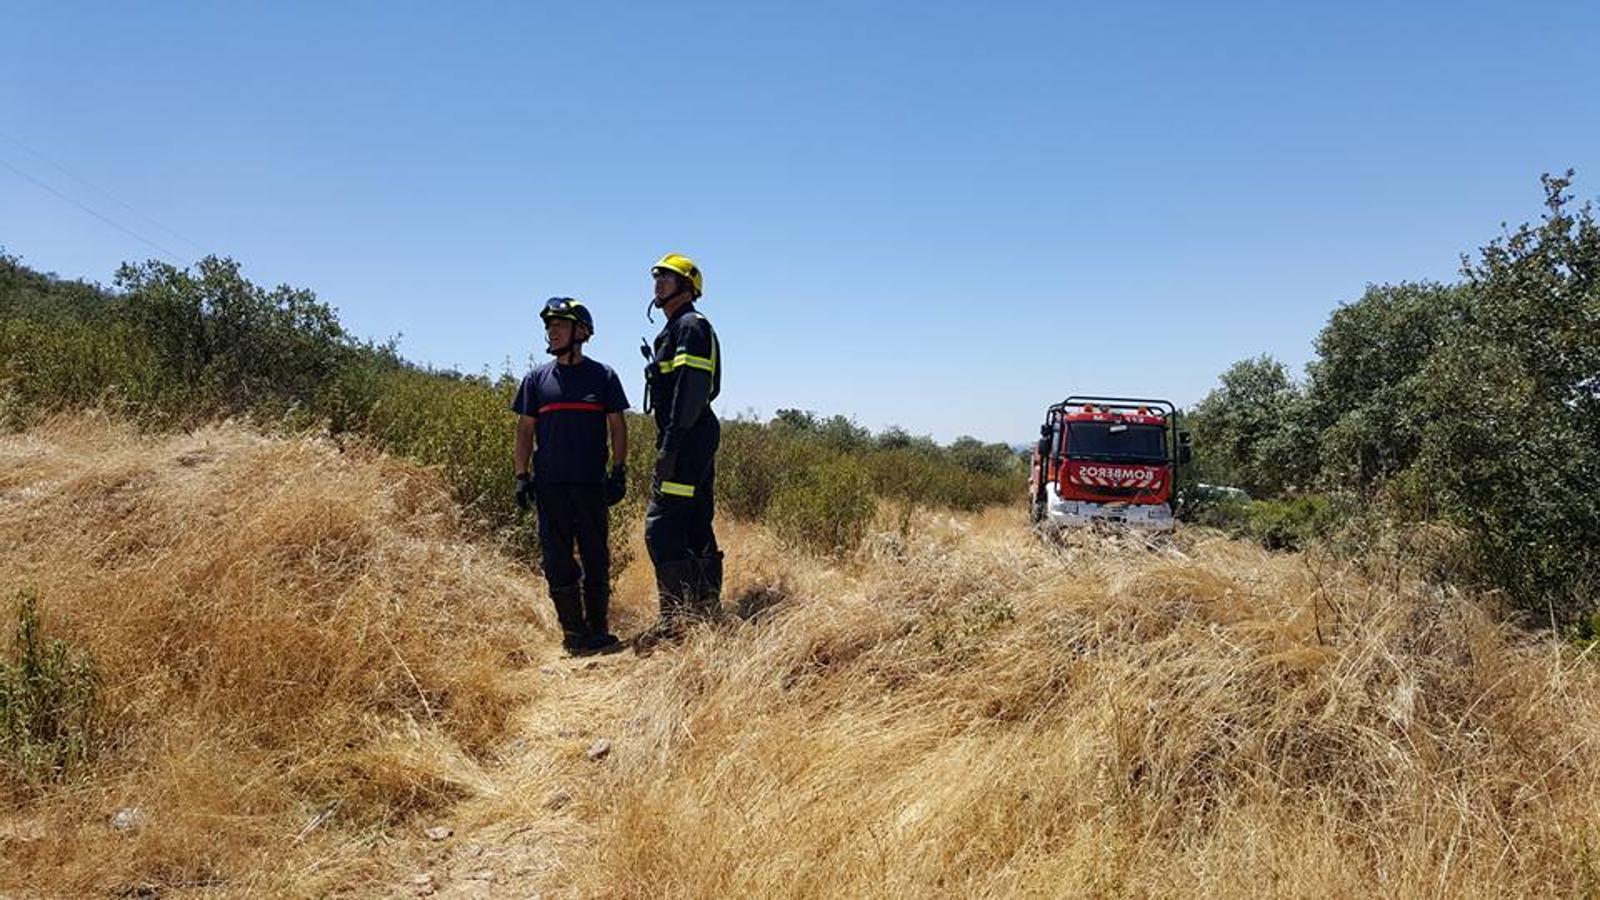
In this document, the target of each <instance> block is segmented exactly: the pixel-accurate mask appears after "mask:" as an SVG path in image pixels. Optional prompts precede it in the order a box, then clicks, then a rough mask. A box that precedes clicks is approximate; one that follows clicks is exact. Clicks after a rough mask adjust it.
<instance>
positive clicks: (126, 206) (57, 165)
mask: <svg viewBox="0 0 1600 900" xmlns="http://www.w3.org/2000/svg"><path fill="white" fill-rule="evenodd" d="M0 138H5V139H6V140H8V141H10V142H11V143H13V144H15V145H17V146H18V147H20V148H22V150H23V151H24V152H26V153H27V154H28V155H30V156H32V157H34V158H36V159H38V160H40V161H41V162H43V163H44V164H45V165H47V166H49V167H50V168H52V169H55V170H56V171H57V172H60V173H61V174H63V175H65V176H67V177H68V178H71V179H72V180H73V181H76V182H78V183H79V184H81V185H83V186H84V187H86V188H88V189H89V190H91V191H94V192H95V193H97V194H99V195H100V196H102V197H104V198H106V199H107V200H110V201H111V202H112V203H115V204H117V205H118V206H120V207H122V208H123V209H125V210H127V211H128V212H131V213H133V214H134V215H136V216H138V217H139V218H141V219H143V220H145V221H146V222H148V223H149V224H151V225H154V226H155V227H157V228H159V229H161V230H162V231H164V232H166V233H167V234H169V235H171V236H173V237H175V238H177V239H178V240H180V241H183V242H184V243H185V244H188V245H189V246H191V247H193V248H194V249H196V250H198V251H200V252H201V253H202V254H209V253H211V249H210V248H209V247H206V246H205V245H204V244H201V243H200V242H199V241H195V240H191V239H190V238H189V237H187V236H185V235H184V234H182V233H181V232H179V231H177V230H176V229H174V228H171V227H169V226H167V225H166V224H164V223H162V222H161V221H160V220H158V219H156V218H155V217H154V216H151V215H148V214H146V213H144V212H141V211H140V210H139V209H138V208H137V207H135V206H134V205H133V204H131V203H129V202H127V201H126V200H123V199H122V198H121V197H118V196H117V195H116V194H113V193H111V192H110V191H108V190H106V189H105V188H103V187H100V186H99V185H97V184H95V183H94V182H92V181H90V180H89V179H87V178H84V177H83V176H82V175H79V174H77V173H76V172H73V171H72V170H71V169H68V168H67V167H66V166H63V165H62V164H60V163H58V162H56V161H55V160H53V159H51V158H50V157H48V156H46V155H44V154H43V153H40V152H39V151H38V150H35V149H34V148H32V147H30V146H28V145H27V144H25V143H23V142H22V141H21V140H19V139H18V138H17V136H16V135H13V134H7V133H6V132H4V131H0Z"/></svg>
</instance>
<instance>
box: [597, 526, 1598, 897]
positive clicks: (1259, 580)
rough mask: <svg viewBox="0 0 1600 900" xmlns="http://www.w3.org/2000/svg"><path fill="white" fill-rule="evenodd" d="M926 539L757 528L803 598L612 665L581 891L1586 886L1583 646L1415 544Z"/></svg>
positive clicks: (1007, 530)
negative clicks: (795, 550)
mask: <svg viewBox="0 0 1600 900" xmlns="http://www.w3.org/2000/svg"><path fill="white" fill-rule="evenodd" d="M920 533H922V534H926V535H928V536H927V537H926V538H924V539H920V540H915V541H910V542H907V541H905V540H903V539H896V538H889V537H879V538H876V539H875V543H874V544H873V549H872V551H871V553H870V554H869V558H867V559H865V560H864V561H862V562H861V563H860V564H859V567H858V568H857V569H854V570H851V569H839V568H836V567H828V566H824V565H823V564H821V563H815V562H806V561H802V560H798V559H796V558H794V557H793V556H792V555H790V554H787V553H785V552H783V551H781V550H780V549H778V548H779V545H778V544H776V543H773V542H771V541H770V539H766V538H762V537H761V536H760V535H759V534H755V535H753V536H751V537H749V538H748V539H746V540H743V541H741V542H740V544H739V545H738V546H737V548H736V550H737V556H736V557H735V554H732V553H731V554H730V558H736V562H735V565H736V568H735V569H734V571H733V576H732V578H733V581H734V585H735V587H736V589H737V590H738V591H739V592H742V593H744V594H745V595H746V596H747V597H753V596H755V595H756V594H757V593H758V592H759V591H758V589H759V590H760V591H765V594H764V595H763V596H765V597H766V600H765V601H764V603H767V602H770V600H771V595H772V593H773V591H774V589H773V588H772V586H773V585H780V584H781V585H782V588H781V591H780V593H781V594H782V595H783V597H784V598H785V599H782V600H781V601H780V602H778V603H777V605H776V606H772V607H771V608H769V609H767V610H766V611H765V612H764V613H762V614H761V615H759V616H756V617H754V618H753V619H752V620H750V621H746V622H743V623H741V624H738V625H736V626H733V627H730V628H726V629H723V630H720V631H714V630H706V631H702V632H701V633H699V635H698V636H697V637H696V638H695V639H694V640H692V641H691V642H690V643H689V644H687V645H686V646H685V647H684V648H682V650H681V651H680V652H678V653H676V654H669V655H662V656H658V657H653V658H651V659H650V660H648V661H646V663H645V664H643V665H642V666H641V667H640V668H639V669H638V670H637V671H635V672H634V673H632V675H631V676H630V677H631V679H632V681H631V683H630V684H628V685H627V686H626V687H624V688H622V689H620V690H619V693H622V694H625V695H631V696H632V697H634V698H636V699H635V700H634V702H633V703H632V705H631V707H630V712H629V715H628V718H626V719H625V720H624V721H623V722H622V723H620V724H619V730H620V731H621V732H623V733H624V734H626V735H627V738H626V739H625V740H624V741H622V742H621V746H620V747H619V751H618V753H617V755H616V757H615V760H614V766H613V768H611V769H610V771H609V772H607V774H606V775H605V776H604V779H603V781H602V783H601V784H599V785H597V786H596V791H597V792H598V796H596V797H595V799H594V803H593V807H592V810H591V815H592V818H593V822H594V824H593V831H592V834H593V840H594V841H595V843H596V849H595V851H594V852H593V853H591V854H586V855H585V856H584V857H583V858H582V859H581V860H578V861H575V862H576V863H577V864H578V868H577V870H576V871H575V873H574V874H573V876H572V878H571V879H570V880H569V881H568V882H567V883H568V884H569V885H570V886H572V887H573V888H574V890H575V892H576V893H580V894H603V895H611V894H622V895H627V896H669V897H690V896H801V897H807V896H814V897H822V896H829V897H832V896H885V897H887V896H928V895H948V896H1061V895H1085V894H1125V893H1126V894H1134V895H1149V894H1155V895H1165V896H1179V895H1182V896H1189V895H1196V894H1201V895H1250V896H1254V895H1262V894H1266V895H1280V896H1281V895H1294V896H1351V895H1371V894H1380V895H1385V896H1395V895H1406V896H1410V895H1429V896H1506V895H1543V894H1549V893H1552V892H1554V893H1561V894H1575V893H1581V892H1583V891H1586V890H1592V889H1593V887H1594V884H1595V881H1594V878H1595V871H1594V864H1595V852H1596V850H1597V840H1600V834H1597V832H1596V830H1595V828H1596V826H1595V823H1596V822H1597V821H1600V756H1597V754H1596V753H1595V752H1594V748H1595V741H1596V738H1597V737H1600V679H1597V677H1596V673H1595V660H1593V659H1590V658H1584V657H1582V656H1580V655H1579V654H1577V653H1576V652H1574V651H1572V650H1571V649H1570V648H1563V647H1562V646H1560V645H1558V644H1556V643H1554V642H1552V641H1549V640H1546V639H1543V638H1533V637H1530V636H1528V635H1527V634H1525V633H1522V632H1518V631H1516V630H1514V629H1512V628H1510V627H1507V626H1505V625H1502V624H1499V623H1498V622H1497V621H1496V619H1495V618H1493V617H1491V616H1490V615H1489V614H1488V613H1486V612H1485V610H1484V609H1483V608H1482V607H1480V606H1479V605H1478V604H1476V603H1474V602H1473V601H1471V600H1470V599H1469V598H1465V597H1463V596H1461V595H1459V594H1457V593H1455V592H1453V591H1451V590H1448V589H1444V588H1440V587H1437V586H1435V585H1432V584H1429V583H1428V582H1427V581H1425V580H1424V578H1423V577H1421V575H1420V574H1418V573H1419V572H1420V571H1421V570H1422V568H1421V567H1417V568H1416V569H1415V570H1413V567H1412V566H1411V565H1410V564H1409V563H1407V561H1406V560H1405V559H1404V558H1399V557H1393V556H1390V557H1387V558H1386V560H1385V561H1382V562H1372V561H1371V559H1376V558H1378V557H1372V558H1369V561H1368V562H1367V563H1362V564H1355V563H1338V562H1334V561H1331V560H1327V559H1321V558H1318V557H1316V556H1305V557H1300V556H1285V555H1271V554H1268V553H1266V552H1264V551H1262V550H1260V549H1257V548H1255V547H1252V546H1249V545H1246V544H1243V543H1240V542H1236V541H1230V540H1226V539H1224V538H1221V537H1197V538H1190V539H1187V541H1186V544H1187V546H1186V547H1185V549H1184V551H1183V552H1181V553H1173V552H1170V551H1166V552H1151V551H1150V550H1148V549H1145V548H1144V547H1143V546H1142V545H1135V546H1130V545H1123V544H1119V543H1117V542H1090V543H1089V544H1088V545H1082V546H1078V547H1073V548H1065V549H1061V548H1057V549H1051V548H1047V547H1044V546H1042V545H1040V544H1038V543H1037V542H1036V541H1035V540H1034V539H1033V538H1032V537H1031V535H1030V534H1029V533H1028V532H1027V531H1026V530H1025V528H1024V526H1023V523H1022V521H1021V514H1020V513H1017V514H1012V513H1010V512H1007V513H1004V514H1003V515H1002V514H999V513H993V514H988V515H986V516H984V517H981V518H979V519H978V520H977V521H976V522H975V523H965V522H959V521H948V522H946V523H945V524H944V525H942V526H937V527H933V528H931V529H930V528H923V529H921V530H920Z"/></svg>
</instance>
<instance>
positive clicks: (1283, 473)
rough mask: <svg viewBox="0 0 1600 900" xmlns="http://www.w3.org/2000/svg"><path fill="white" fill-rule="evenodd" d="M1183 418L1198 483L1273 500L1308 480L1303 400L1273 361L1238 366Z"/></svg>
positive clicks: (1310, 442) (1311, 440) (1309, 443)
mask: <svg viewBox="0 0 1600 900" xmlns="http://www.w3.org/2000/svg"><path fill="white" fill-rule="evenodd" d="M1218 381H1219V384H1218V386H1217V388H1216V389H1214V390H1213V391H1211V392H1210V393H1209V394H1207V395H1206V396H1205V399H1203V400H1201V401H1200V403H1199V404H1198V405H1196V406H1195V408H1194V409H1193V410H1192V411H1191V412H1190V413H1189V415H1188V417H1187V421H1188V426H1189V429H1190V431H1191V432H1192V433H1193V435H1194V442H1195V448H1196V449H1195V468H1194V472H1193V475H1194V477H1195V478H1197V479H1201V480H1206V481H1212V482H1217V483H1223V484H1231V485H1235V486H1237V487H1242V488H1244V489H1245V490H1247V491H1250V492H1251V493H1253V494H1264V495H1266V494H1277V493H1281V492H1283V491H1285V490H1287V489H1288V488H1290V487H1301V486H1304V485H1305V484H1306V482H1307V481H1308V480H1309V479H1310V478H1311V476H1312V472H1313V471H1314V466H1313V464H1312V448H1313V447H1314V445H1315V435H1314V433H1313V432H1311V431H1310V430H1309V429H1308V428H1307V427H1306V410H1307V407H1306V401H1305V394H1304V391H1303V390H1302V388H1301V387H1300V385H1299V384H1297V383H1296V382H1295V380H1294V379H1293V378H1292V377H1291V376H1290V375H1289V370H1288V367H1286V366H1285V365H1284V364H1283V363H1281V362H1279V361H1278V360H1276V359H1273V358H1272V357H1271V356H1267V355H1262V356H1258V357H1256V358H1254V359H1245V360H1240V361H1239V362H1236V363H1234V364H1233V365H1232V366H1231V367H1229V369H1228V371H1226V372H1224V373H1222V377H1221V378H1220V379H1218Z"/></svg>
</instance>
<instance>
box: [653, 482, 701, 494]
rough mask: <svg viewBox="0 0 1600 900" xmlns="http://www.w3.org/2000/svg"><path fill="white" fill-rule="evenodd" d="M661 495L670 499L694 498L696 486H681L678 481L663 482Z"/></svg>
mask: <svg viewBox="0 0 1600 900" xmlns="http://www.w3.org/2000/svg"><path fill="white" fill-rule="evenodd" d="M661 493H663V494H666V495H667V496H668V497H693V496H694V485H692V484H679V483H678V482H676V481H663V482H661Z"/></svg>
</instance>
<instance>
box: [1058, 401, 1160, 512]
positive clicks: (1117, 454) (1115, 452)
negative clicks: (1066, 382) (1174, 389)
mask: <svg viewBox="0 0 1600 900" xmlns="http://www.w3.org/2000/svg"><path fill="white" fill-rule="evenodd" d="M1190 454H1191V450H1190V442H1189V433H1188V432H1186V431H1180V430H1178V411H1177V408H1176V407H1174V406H1173V405H1172V404H1171V403H1170V402H1169V401H1166V400H1138V399H1133V398H1127V397H1076V396H1074V397H1068V398H1067V399H1065V400H1063V401H1061V402H1060V403H1056V404H1054V405H1052V406H1051V407H1050V408H1049V409H1048V410H1046V411H1045V420H1044V424H1043V425H1041V426H1039V443H1038V445H1037V446H1035V447H1034V450H1033V464H1032V466H1031V468H1030V470H1029V472H1030V474H1029V477H1028V489H1029V497H1030V498H1031V501H1032V511H1033V512H1032V518H1033V521H1034V523H1035V524H1036V525H1040V526H1044V527H1049V528H1054V529H1061V528H1077V527H1084V526H1093V525H1100V524H1105V525H1117V526H1126V527H1129V528H1136V529H1143V530H1150V531H1171V530H1172V529H1173V528H1174V526H1175V519H1174V517H1173V498H1174V496H1175V494H1174V491H1173V482H1174V481H1175V480H1176V479H1177V476H1178V468H1179V467H1180V466H1182V465H1186V464H1188V462H1189V457H1190Z"/></svg>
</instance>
